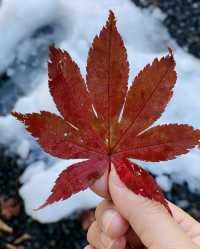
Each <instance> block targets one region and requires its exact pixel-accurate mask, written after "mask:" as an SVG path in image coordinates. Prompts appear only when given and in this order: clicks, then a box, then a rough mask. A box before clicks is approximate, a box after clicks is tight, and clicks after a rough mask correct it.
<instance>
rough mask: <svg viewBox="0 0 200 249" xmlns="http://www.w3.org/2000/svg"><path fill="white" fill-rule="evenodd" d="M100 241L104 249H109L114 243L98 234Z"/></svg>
mask: <svg viewBox="0 0 200 249" xmlns="http://www.w3.org/2000/svg"><path fill="white" fill-rule="evenodd" d="M100 240H101V243H102V245H103V247H104V248H106V249H111V248H112V246H113V243H114V241H113V240H111V239H110V238H109V237H107V236H106V235H105V234H104V233H101V234H100Z"/></svg>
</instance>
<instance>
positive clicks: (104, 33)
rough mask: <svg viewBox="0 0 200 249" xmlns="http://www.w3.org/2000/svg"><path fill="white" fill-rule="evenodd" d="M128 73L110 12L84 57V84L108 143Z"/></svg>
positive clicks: (114, 22)
mask: <svg viewBox="0 0 200 249" xmlns="http://www.w3.org/2000/svg"><path fill="white" fill-rule="evenodd" d="M128 73H129V66H128V62H127V54H126V49H125V47H124V43H123V40H122V38H121V36H120V34H119V33H118V31H117V28H116V20H115V17H114V14H113V13H112V12H110V15H109V18H108V21H107V23H106V26H105V27H104V28H103V29H102V30H101V32H100V34H99V36H96V37H95V38H94V41H93V43H92V47H91V48H90V51H89V55H88V61H87V86H88V89H89V91H90V96H91V99H92V102H93V104H94V108H95V110H96V112H97V115H98V129H99V131H100V132H101V134H102V136H103V138H105V136H106V138H108V141H107V143H108V144H109V146H111V145H112V129H113V127H114V126H115V125H116V122H117V121H118V118H119V114H120V112H121V108H122V106H123V104H124V98H125V96H126V92H127V82H128Z"/></svg>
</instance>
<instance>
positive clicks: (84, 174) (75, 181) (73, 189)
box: [38, 159, 108, 209]
mask: <svg viewBox="0 0 200 249" xmlns="http://www.w3.org/2000/svg"><path fill="white" fill-rule="evenodd" d="M107 167H108V160H105V159H103V160H98V159H91V160H87V161H84V162H80V163H76V164H73V165H72V166H70V167H68V168H67V169H65V170H64V171H62V173H61V174H60V175H59V177H58V178H57V180H56V182H55V185H54V187H53V189H52V194H51V195H50V196H49V197H48V199H47V200H46V202H45V203H44V204H43V205H42V206H41V207H39V208H38V209H41V208H44V207H45V206H47V205H49V204H51V203H53V202H55V201H59V200H65V199H67V198H69V197H70V196H71V195H72V194H76V193H78V192H79V191H81V190H84V189H86V188H87V187H89V186H90V185H91V184H93V183H94V181H95V180H96V179H98V178H99V177H101V176H102V175H103V173H104V171H105V170H106V168H107Z"/></svg>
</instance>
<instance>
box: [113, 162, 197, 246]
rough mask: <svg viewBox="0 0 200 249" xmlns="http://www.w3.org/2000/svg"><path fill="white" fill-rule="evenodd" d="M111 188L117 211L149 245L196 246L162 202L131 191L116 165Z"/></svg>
mask: <svg viewBox="0 0 200 249" xmlns="http://www.w3.org/2000/svg"><path fill="white" fill-rule="evenodd" d="M109 190H110V194H111V198H112V200H113V202H114V204H115V206H116V208H117V210H118V211H119V212H120V214H121V215H122V216H123V217H124V218H125V219H126V220H127V221H128V222H129V224H130V226H131V227H132V229H133V230H134V231H135V232H136V234H137V235H138V237H139V238H140V240H141V242H142V243H143V244H144V245H145V246H146V247H147V248H156V249H161V248H162V249H176V248H181V249H186V248H187V249H188V248H189V249H193V248H197V247H196V246H195V245H194V244H193V242H192V241H191V240H190V238H189V237H187V235H186V234H185V233H184V232H183V230H181V228H180V227H179V225H178V224H177V223H175V221H174V220H173V218H172V217H171V216H170V215H169V214H168V212H167V211H166V210H165V208H164V207H163V206H162V205H161V204H159V203H158V202H155V201H152V200H149V199H147V198H144V197H142V196H139V195H136V194H134V193H133V192H132V191H130V190H129V189H128V188H127V187H126V186H125V185H124V184H123V183H122V182H121V180H120V179H119V177H118V175H117V173H116V171H115V169H114V167H113V166H112V169H111V172H110V176H109Z"/></svg>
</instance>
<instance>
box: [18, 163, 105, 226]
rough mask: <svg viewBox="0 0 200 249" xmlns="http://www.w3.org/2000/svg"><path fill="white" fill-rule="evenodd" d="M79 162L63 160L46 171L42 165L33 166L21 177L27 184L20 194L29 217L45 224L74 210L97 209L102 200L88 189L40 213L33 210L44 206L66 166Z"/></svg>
mask: <svg viewBox="0 0 200 249" xmlns="http://www.w3.org/2000/svg"><path fill="white" fill-rule="evenodd" d="M78 161H81V160H68V161H64V160H61V161H60V162H59V163H57V164H55V165H54V166H53V167H51V168H49V169H48V170H45V167H44V165H41V164H40V165H31V166H30V167H31V169H30V168H28V169H27V171H25V173H24V175H22V177H21V181H23V182H25V184H24V185H23V187H22V188H21V189H20V194H21V196H22V198H23V199H24V201H25V209H26V211H27V213H28V214H29V215H31V216H32V217H33V218H35V219H36V220H39V221H40V222H43V223H45V222H54V221H57V220H59V219H60V218H62V217H67V215H69V214H71V213H72V212H73V211H74V210H77V209H81V208H90V207H95V206H96V205H97V204H98V203H99V202H100V200H101V198H100V197H98V196H97V195H95V194H94V193H92V191H90V190H89V189H87V190H85V191H82V192H80V193H78V194H76V195H74V196H72V197H71V198H70V199H68V200H66V201H60V202H58V203H55V204H52V205H51V206H48V207H47V208H45V209H41V210H39V211H34V210H33V208H37V207H39V206H40V205H41V204H43V203H44V201H45V200H46V199H47V197H48V196H49V195H50V193H51V192H50V191H51V188H52V183H53V182H54V181H55V180H56V178H57V176H58V174H59V173H60V172H61V171H62V170H64V169H65V168H66V166H69V165H71V164H73V163H75V162H78ZM35 166H36V167H35ZM35 168H36V169H35Z"/></svg>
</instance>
